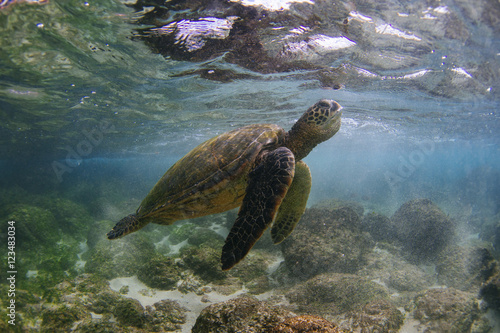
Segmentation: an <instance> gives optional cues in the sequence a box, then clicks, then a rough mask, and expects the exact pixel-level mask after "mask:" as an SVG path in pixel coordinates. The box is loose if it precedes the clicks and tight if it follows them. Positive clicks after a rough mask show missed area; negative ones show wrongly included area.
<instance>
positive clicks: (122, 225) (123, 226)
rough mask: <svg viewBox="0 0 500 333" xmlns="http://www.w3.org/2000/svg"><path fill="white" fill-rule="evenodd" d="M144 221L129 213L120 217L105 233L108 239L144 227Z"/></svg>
mask: <svg viewBox="0 0 500 333" xmlns="http://www.w3.org/2000/svg"><path fill="white" fill-rule="evenodd" d="M144 225H145V224H144V223H142V222H141V221H139V219H138V218H137V215H135V214H130V215H127V216H125V217H124V218H122V219H121V220H120V221H118V223H117V224H116V225H115V226H114V227H113V229H111V231H110V232H108V233H107V234H106V236H108V239H116V238H120V237H123V236H125V235H127V234H130V233H132V232H134V231H137V230H139V229H141V228H142V227H144Z"/></svg>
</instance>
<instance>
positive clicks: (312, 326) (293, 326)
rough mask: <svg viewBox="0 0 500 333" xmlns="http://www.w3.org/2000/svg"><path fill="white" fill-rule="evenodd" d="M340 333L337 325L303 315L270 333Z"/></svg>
mask: <svg viewBox="0 0 500 333" xmlns="http://www.w3.org/2000/svg"><path fill="white" fill-rule="evenodd" d="M301 332H309V333H340V332H341V331H340V330H339V329H338V328H337V327H336V326H335V324H333V323H331V322H329V321H328V320H326V319H323V318H321V317H318V316H311V315H303V316H297V317H292V318H288V319H286V320H285V321H284V322H282V323H281V324H279V325H278V326H276V327H274V328H273V329H272V330H271V331H270V333H301Z"/></svg>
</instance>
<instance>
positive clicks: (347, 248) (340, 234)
mask: <svg viewBox="0 0 500 333" xmlns="http://www.w3.org/2000/svg"><path fill="white" fill-rule="evenodd" d="M372 247H373V241H372V240H371V238H370V237H369V235H368V234H367V233H363V232H362V231H361V221H360V217H359V215H358V214H357V213H356V212H355V211H354V210H353V209H351V208H349V207H342V208H336V209H332V210H329V209H317V208H311V209H307V210H306V212H305V213H304V215H303V216H302V219H301V221H300V222H299V224H298V226H297V227H296V228H295V230H294V232H293V233H292V234H291V235H290V236H289V237H288V238H287V239H286V240H285V241H284V242H283V245H282V251H283V256H284V257H285V265H286V267H287V269H288V271H289V273H290V275H291V276H293V277H295V278H297V279H302V280H303V279H307V278H309V277H311V276H314V275H316V274H320V273H324V272H344V273H354V272H356V271H357V270H358V269H359V268H360V267H361V265H362V264H363V262H364V256H365V255H366V254H367V253H368V252H369V251H370V249H371V248H372Z"/></svg>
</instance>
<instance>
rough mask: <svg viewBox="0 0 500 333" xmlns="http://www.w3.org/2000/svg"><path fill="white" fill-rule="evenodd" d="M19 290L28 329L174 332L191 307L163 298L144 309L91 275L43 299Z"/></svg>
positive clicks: (55, 289) (20, 309)
mask: <svg viewBox="0 0 500 333" xmlns="http://www.w3.org/2000/svg"><path fill="white" fill-rule="evenodd" d="M19 292H20V295H25V296H23V297H19V298H17V300H18V301H19V303H20V304H19V305H18V317H20V318H22V319H21V322H20V323H19V324H20V327H23V328H24V329H25V330H28V327H29V330H28V331H37V332H38V331H40V332H69V331H76V332H170V331H179V330H180V329H181V327H182V324H184V323H185V322H186V312H187V309H185V308H183V307H181V306H180V305H179V304H178V303H177V302H176V301H172V300H162V301H159V302H156V303H155V304H153V305H151V306H146V308H144V307H143V306H142V305H141V304H140V303H139V301H137V300H135V299H131V298H126V297H124V296H122V295H120V294H119V293H117V292H115V291H113V290H111V289H110V288H109V285H108V283H107V282H106V281H104V280H102V279H100V278H99V277H98V276H96V275H91V274H82V275H80V276H78V277H77V278H75V279H73V280H70V281H64V282H62V283H60V284H58V285H57V286H55V287H53V288H50V289H49V293H48V294H47V295H46V297H44V298H43V299H42V298H40V297H35V296H33V295H31V294H29V293H26V292H23V291H22V290H20V291H19ZM112 318H114V319H112ZM0 327H1V324H0ZM21 331H22V330H21Z"/></svg>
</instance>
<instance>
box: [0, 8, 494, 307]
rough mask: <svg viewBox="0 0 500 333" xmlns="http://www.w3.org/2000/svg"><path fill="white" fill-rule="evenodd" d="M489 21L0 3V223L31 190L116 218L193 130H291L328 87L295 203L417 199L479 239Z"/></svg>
mask: <svg viewBox="0 0 500 333" xmlns="http://www.w3.org/2000/svg"><path fill="white" fill-rule="evenodd" d="M4 3H5V4H4ZM214 17H217V18H219V19H225V20H226V21H224V22H223V23H220V22H218V21H214V20H213V18H214ZM235 17H236V18H235ZM498 17H500V5H499V3H498V1H493V0H482V1H452V0H447V1H411V2H405V1H390V0H387V1H340V2H338V1H337V2H335V1H312V0H311V1H236V0H235V1H213V2H210V3H208V2H207V4H200V3H197V2H194V1H193V2H191V1H178V2H175V3H174V2H169V1H165V2H162V1H137V3H134V2H132V1H118V0H115V1H112V0H107V1H99V2H97V1H95V2H94V1H77V0H70V1H62V0H60V1H55V0H50V1H38V2H36V1H24V2H23V1H17V2H16V1H4V2H2V7H1V9H0V46H1V51H0V126H1V127H2V130H1V132H0V152H1V155H0V156H1V157H0V184H1V189H2V190H1V191H2V192H3V193H2V194H1V195H0V206H1V208H0V213H1V215H2V219H4V220H8V219H10V218H11V217H12V214H13V213H14V211H15V209H16V207H19V205H25V204H31V205H33V206H37V205H38V206H43V204H41V203H40V202H42V201H43V200H41V199H40V200H39V199H36V198H40V197H46V198H54V200H55V198H65V199H68V200H71V201H73V202H75V203H77V204H78V205H81V206H82V207H84V208H85V209H86V210H87V213H88V215H89V216H91V220H92V221H89V224H93V223H94V222H95V221H99V220H113V221H114V222H116V220H117V219H119V218H121V217H123V216H125V215H127V214H130V213H133V212H134V211H135V209H136V208H137V205H138V204H139V203H140V200H142V198H143V197H144V196H145V195H147V193H148V192H149V190H150V189H151V188H152V187H153V186H154V184H155V183H156V181H157V180H158V179H159V178H160V177H161V176H162V175H163V174H164V172H165V171H166V170H167V169H168V168H169V167H170V166H171V165H173V163H175V162H176V161H177V160H178V159H179V158H181V157H182V156H184V154H186V153H187V152H189V151H190V150H191V149H193V148H194V147H196V146H197V145H198V144H200V143H202V142H203V141H205V140H207V139H209V138H211V137H213V136H215V135H218V134H221V133H224V132H226V131H229V130H232V129H236V128H239V127H242V126H245V125H248V124H255V123H273V124H278V125H280V126H282V127H283V128H285V129H286V130H288V129H289V128H291V126H292V125H293V124H294V123H295V121H296V120H297V119H298V118H299V117H300V116H301V114H302V113H303V112H304V111H305V110H306V109H307V108H308V107H309V106H311V105H312V104H314V103H315V102H317V101H318V100H319V99H321V98H329V99H334V100H336V101H337V102H338V103H340V104H341V105H342V106H343V115H342V126H341V129H340V131H339V132H338V133H337V134H336V135H335V136H334V137H333V138H332V139H330V140H328V141H327V142H324V143H322V144H320V145H318V146H317V147H316V148H315V149H314V150H313V151H312V152H311V153H310V154H309V156H307V157H306V158H305V160H304V161H305V162H306V163H307V164H308V165H309V167H310V169H311V173H312V190H311V194H310V197H309V201H308V207H311V206H314V205H315V204H317V203H319V202H322V201H324V200H329V199H331V198H338V199H341V200H344V201H354V202H357V203H359V204H361V205H362V206H363V207H364V209H365V212H379V213H383V214H385V215H386V216H388V217H390V216H392V214H394V212H395V211H396V210H397V209H398V208H399V207H400V206H401V205H402V204H403V203H405V202H407V201H409V200H413V199H418V198H428V199H430V200H432V202H434V203H435V204H437V205H438V206H439V207H440V209H441V210H443V211H444V212H445V214H447V215H448V216H450V217H451V218H453V219H454V220H455V221H456V222H457V223H458V225H459V226H460V228H461V229H460V230H461V232H462V233H464V234H463V235H464V237H463V238H466V237H465V235H473V236H474V235H475V236H474V237H476V238H477V237H480V236H477V235H481V234H484V233H488V230H491V229H489V228H490V227H491V226H494V225H496V224H498V222H499V221H498V216H499V215H498V214H499V213H500V115H499V112H498V110H499V107H500V34H499V32H500V22H499V20H498ZM193 22H197V23H200V22H201V23H200V24H198V25H193V26H189V24H190V23H191V24H192V23H193ZM218 24H221V25H222V26H217V25H218ZM161 27H164V28H163V30H162V29H160V28H161ZM185 27H187V28H186V29H187V30H182V29H184V28H185ZM155 29H156V30H155ZM189 29H191V30H189ZM162 34H163V35H162ZM234 36H236V37H234ZM37 203H38V204H37ZM45 205H50V204H47V203H45ZM44 209H45V208H44ZM485 230H486V231H485ZM0 233H2V235H4V234H6V230H1V231H0ZM482 241H485V242H492V240H491V238H490V239H486V237H485V238H484V239H482ZM2 244H3V241H2ZM20 246H21V245H20ZM497 246H498V244H497ZM491 247H492V251H497V252H498V251H500V250H499V249H497V248H496V249H495V248H494V245H491ZM19 251H22V250H21V249H19ZM26 256H28V254H26ZM2 267H3V266H2ZM3 273H4V272H2V274H3ZM23 279H24V277H23ZM2 297H3V296H2Z"/></svg>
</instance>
